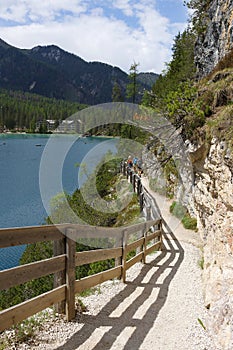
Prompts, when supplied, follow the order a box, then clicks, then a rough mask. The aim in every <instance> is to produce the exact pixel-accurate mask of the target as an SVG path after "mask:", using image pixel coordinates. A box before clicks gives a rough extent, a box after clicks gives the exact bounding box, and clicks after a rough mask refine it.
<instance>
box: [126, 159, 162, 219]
mask: <svg viewBox="0 0 233 350" xmlns="http://www.w3.org/2000/svg"><path fill="white" fill-rule="evenodd" d="M120 172H121V173H122V174H123V175H125V176H126V177H127V179H128V180H129V182H130V183H131V184H132V186H133V191H134V192H135V193H137V195H138V196H139V203H140V209H141V212H142V211H143V210H144V213H145V217H146V219H147V220H151V219H158V218H161V214H160V211H159V208H158V206H157V203H156V202H155V200H154V198H153V197H152V196H151V195H150V193H149V192H148V191H147V189H146V188H144V186H143V185H142V181H141V176H139V175H138V174H137V173H136V172H135V171H134V168H133V167H129V166H127V162H126V161H122V162H121V165H120Z"/></svg>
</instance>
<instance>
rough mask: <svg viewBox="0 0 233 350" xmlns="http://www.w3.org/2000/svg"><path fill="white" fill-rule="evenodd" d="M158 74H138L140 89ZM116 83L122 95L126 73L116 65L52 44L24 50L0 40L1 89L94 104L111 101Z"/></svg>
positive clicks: (150, 84) (126, 78)
mask: <svg viewBox="0 0 233 350" xmlns="http://www.w3.org/2000/svg"><path fill="white" fill-rule="evenodd" d="M157 77H158V75H157V74H155V73H140V74H139V76H138V83H139V85H140V91H141V92H142V91H143V90H144V89H146V90H150V89H151V87H152V85H153V84H154V82H155V80H156V79H157ZM115 82H117V83H118V85H119V87H120V88H121V90H122V93H123V95H124V94H125V89H126V86H127V84H128V74H127V73H125V72H123V71H122V70H121V69H120V68H118V67H113V66H111V65H108V64H105V63H101V62H86V61H85V60H83V59H82V58H80V57H78V56H76V55H74V54H72V53H69V52H66V51H64V50H62V49H61V48H59V47H57V46H55V45H50V46H36V47H34V48H32V49H30V50H26V49H19V48H16V47H13V46H11V45H9V44H7V43H6V42H4V41H3V40H1V39H0V88H3V89H8V90H9V89H10V90H21V91H25V92H33V93H36V94H39V95H43V96H47V97H53V98H57V99H64V100H70V101H75V102H80V103H85V104H89V105H94V104H99V103H104V102H111V101H112V88H113V85H114V83H115Z"/></svg>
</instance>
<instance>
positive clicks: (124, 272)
mask: <svg viewBox="0 0 233 350" xmlns="http://www.w3.org/2000/svg"><path fill="white" fill-rule="evenodd" d="M127 241H128V235H127V230H124V231H123V240H122V277H121V279H122V282H123V283H125V281H126V256H127V253H126V247H127Z"/></svg>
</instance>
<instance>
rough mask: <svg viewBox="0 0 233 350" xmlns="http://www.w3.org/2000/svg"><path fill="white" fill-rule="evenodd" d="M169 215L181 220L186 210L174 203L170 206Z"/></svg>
mask: <svg viewBox="0 0 233 350" xmlns="http://www.w3.org/2000/svg"><path fill="white" fill-rule="evenodd" d="M170 213H172V214H173V215H174V216H176V217H177V218H178V219H182V218H183V217H184V216H185V214H187V209H186V208H185V207H184V206H183V205H182V204H181V203H179V202H176V201H174V202H173V203H172V205H171V206H170Z"/></svg>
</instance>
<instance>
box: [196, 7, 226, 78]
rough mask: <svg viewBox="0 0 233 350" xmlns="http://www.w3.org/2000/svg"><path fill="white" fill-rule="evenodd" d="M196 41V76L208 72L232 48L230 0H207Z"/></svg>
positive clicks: (201, 75) (200, 76)
mask: <svg viewBox="0 0 233 350" xmlns="http://www.w3.org/2000/svg"><path fill="white" fill-rule="evenodd" d="M205 6H206V9H205V10H204V12H203V13H204V15H203V16H202V20H201V28H200V29H199V30H200V33H199V36H198V40H197V42H196V52H195V61H196V65H197V69H198V77H199V78H202V77H203V76H205V75H207V74H209V73H210V72H211V71H212V69H213V68H214V67H215V66H216V65H217V63H218V62H219V61H220V60H221V59H222V58H223V57H224V56H225V55H226V54H227V53H229V52H230V50H231V49H232V48H233V2H232V0H213V1H210V2H209V1H207V4H206V5H205Z"/></svg>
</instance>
